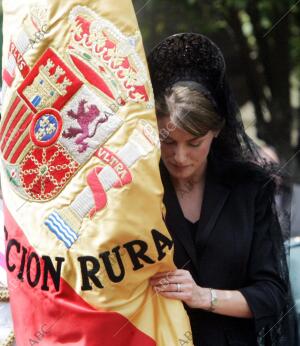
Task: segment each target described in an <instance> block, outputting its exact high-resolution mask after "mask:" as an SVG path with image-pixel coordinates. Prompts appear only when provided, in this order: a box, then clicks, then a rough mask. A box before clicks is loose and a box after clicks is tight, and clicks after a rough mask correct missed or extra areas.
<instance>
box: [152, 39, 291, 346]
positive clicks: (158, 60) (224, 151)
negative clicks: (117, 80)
mask: <svg viewBox="0 0 300 346" xmlns="http://www.w3.org/2000/svg"><path fill="white" fill-rule="evenodd" d="M148 64H149V70H150V75H151V80H152V86H153V91H154V96H155V99H156V100H158V99H160V98H162V97H163V95H164V94H165V92H166V90H167V89H168V88H170V87H171V86H172V85H173V84H175V83H176V82H179V81H194V82H197V83H199V84H200V86H201V91H202V92H203V94H204V95H205V96H206V97H207V98H209V99H210V100H211V102H212V103H213V105H214V107H215V108H216V110H217V112H218V114H219V115H220V116H222V117H223V118H224V119H225V126H224V128H223V129H222V131H221V132H220V134H219V136H218V138H216V139H215V140H214V142H213V144H212V148H211V152H210V156H211V157H214V158H215V160H214V161H216V162H218V165H220V167H218V169H219V168H220V169H223V168H224V167H226V164H228V163H232V162H234V163H235V164H237V165H244V166H245V165H246V166H247V167H248V168H249V169H250V170H254V171H257V175H258V176H260V177H262V176H263V177H264V179H265V184H264V185H263V186H264V188H266V189H268V190H270V191H271V193H270V196H271V198H272V207H273V208H272V209H273V225H272V227H271V237H272V241H273V244H274V249H275V255H276V259H277V264H278V271H279V273H280V275H281V277H282V279H283V280H284V281H285V282H286V283H287V286H288V287H289V278H288V267H287V261H286V252H285V248H284V245H283V238H284V240H287V239H288V238H289V234H290V232H289V229H290V227H289V221H288V220H289V216H290V213H289V211H288V210H285V211H284V212H281V214H282V215H284V217H280V220H281V221H283V222H280V223H279V221H278V213H277V211H276V204H275V190H277V191H278V189H275V186H276V182H279V181H282V177H280V176H279V174H280V172H281V171H280V170H278V168H277V167H276V166H274V165H271V164H270V163H267V162H266V160H264V159H263V158H262V156H261V155H260V148H259V147H258V146H257V145H256V144H255V143H254V142H253V141H252V140H251V139H250V138H249V137H248V136H247V134H246V132H245V129H244V126H243V123H242V119H241V114H240V111H239V107H238V105H237V102H236V101H235V99H234V97H233V94H232V92H231V90H230V88H229V85H228V82H227V79H226V64H225V60H224V57H223V54H222V52H221V50H220V49H219V48H218V47H217V46H216V45H215V44H214V43H213V42H212V41H211V40H210V39H208V38H207V37H206V36H204V35H201V34H195V33H183V34H175V35H173V36H170V37H168V38H166V39H165V40H164V41H162V42H161V43H159V44H158V45H157V46H156V47H155V48H154V49H153V50H152V51H151V52H150V54H149V56H148ZM221 166H222V167H221ZM232 173H233V172H230V174H232ZM277 185H278V184H277ZM281 223H282V225H281ZM289 292H290V289H289ZM292 306H293V301H292V299H291V295H290V294H288V295H287V299H286V307H285V309H284V311H283V312H282V314H281V316H277V317H276V322H278V323H277V324H276V325H275V326H274V325H271V326H265V327H264V329H261V330H259V331H258V345H268V346H269V345H270V346H277V345H286V346H287V345H288V346H292V345H296V336H295V335H294V330H295V329H294V327H293V322H292V321H293V320H294V319H293V318H291V315H293V311H292V310H293V309H292V310H291V311H290V312H288V311H289V310H290V309H291V308H292ZM274 324H275V323H274Z"/></svg>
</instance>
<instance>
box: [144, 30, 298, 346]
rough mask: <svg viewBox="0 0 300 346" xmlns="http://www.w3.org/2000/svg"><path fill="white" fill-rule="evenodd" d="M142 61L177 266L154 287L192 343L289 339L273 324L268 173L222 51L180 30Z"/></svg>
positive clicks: (280, 276)
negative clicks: (186, 326) (174, 304)
mask: <svg viewBox="0 0 300 346" xmlns="http://www.w3.org/2000/svg"><path fill="white" fill-rule="evenodd" d="M148 60H149V68H150V74H151V79H152V83H153V89H154V95H155V102H156V111H157V118H158V126H159V132H160V139H161V152H162V162H161V177H162V181H163V185H164V188H165V195H164V203H165V206H166V219H165V220H166V225H167V227H168V229H169V231H170V233H171V235H172V237H173V240H174V261H175V264H176V265H177V267H178V268H179V269H178V270H176V271H175V272H172V273H159V274H157V275H156V276H155V277H153V278H152V280H151V284H152V285H153V287H154V289H155V290H156V291H157V292H158V294H161V295H162V296H164V297H167V298H171V299H180V300H182V301H183V302H184V304H185V307H186V310H187V312H188V314H189V317H190V321H191V326H192V332H193V338H194V344H195V345H201V346H207V345H212V346H223V345H236V346H238V345H239V346H242V345H251V346H252V345H258V344H260V345H272V346H275V345H291V343H290V341H287V340H286V339H284V336H283V332H282V329H280V328H278V327H279V325H281V326H282V323H278V321H279V320H280V318H281V316H283V311H284V308H286V306H287V297H288V279H287V267H286V261H285V253H284V248H283V241H282V235H281V231H280V226H279V223H278V220H277V216H276V212H275V208H274V190H275V183H274V179H273V174H271V172H270V170H268V169H267V167H265V166H264V164H263V161H262V160H260V158H259V154H258V152H257V150H256V148H255V145H254V144H253V142H251V140H250V139H249V138H248V137H247V135H246V134H245V131H244V128H243V125H242V122H241V120H240V117H239V111H238V108H237V106H236V103H235V101H234V99H233V97H232V94H231V92H230V89H229V87H228V84H227V82H226V77H225V62H224V58H223V55H222V53H221V51H220V49H219V48H218V47H217V46H216V45H215V44H214V43H213V42H212V41H211V40H209V39H208V38H207V37H205V36H203V35H200V34H191V33H186V34H177V35H173V36H171V37H169V38H167V39H165V40H164V41H163V42H162V43H160V44H159V45H158V46H157V47H156V48H155V49H154V50H153V51H152V52H151V53H150V56H149V59H148Z"/></svg>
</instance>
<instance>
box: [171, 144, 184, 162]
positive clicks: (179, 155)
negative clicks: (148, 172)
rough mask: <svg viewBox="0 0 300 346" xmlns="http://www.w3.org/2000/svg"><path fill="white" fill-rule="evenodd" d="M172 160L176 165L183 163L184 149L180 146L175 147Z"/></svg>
mask: <svg viewBox="0 0 300 346" xmlns="http://www.w3.org/2000/svg"><path fill="white" fill-rule="evenodd" d="M174 159H175V161H176V162H177V163H184V161H185V159H186V152H185V148H183V147H182V146H177V147H176V149H175V152H174Z"/></svg>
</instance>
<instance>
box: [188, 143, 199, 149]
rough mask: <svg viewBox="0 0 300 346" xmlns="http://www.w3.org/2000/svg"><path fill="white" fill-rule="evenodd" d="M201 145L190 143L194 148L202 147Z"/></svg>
mask: <svg viewBox="0 0 300 346" xmlns="http://www.w3.org/2000/svg"><path fill="white" fill-rule="evenodd" d="M200 145H201V142H200V143H189V146H190V147H192V148H197V147H200Z"/></svg>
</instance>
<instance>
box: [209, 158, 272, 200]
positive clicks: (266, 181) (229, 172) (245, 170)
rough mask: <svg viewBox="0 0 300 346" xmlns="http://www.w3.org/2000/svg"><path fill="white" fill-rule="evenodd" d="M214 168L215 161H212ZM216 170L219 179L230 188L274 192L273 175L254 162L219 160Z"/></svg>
mask: <svg viewBox="0 0 300 346" xmlns="http://www.w3.org/2000/svg"><path fill="white" fill-rule="evenodd" d="M214 169H215V170H216V163H214ZM217 171H218V177H219V179H220V180H221V181H223V182H224V183H225V184H227V185H229V186H230V187H231V188H238V189H241V190H244V189H245V190H248V189H252V190H254V191H253V192H256V193H259V192H263V194H274V193H275V190H276V180H275V178H274V176H272V174H271V173H270V172H268V171H267V170H266V169H264V168H263V167H261V166H259V165H258V164H256V163H253V162H239V161H236V162H232V161H228V162H221V163H220V165H219V169H217ZM262 189H263V191H262Z"/></svg>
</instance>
